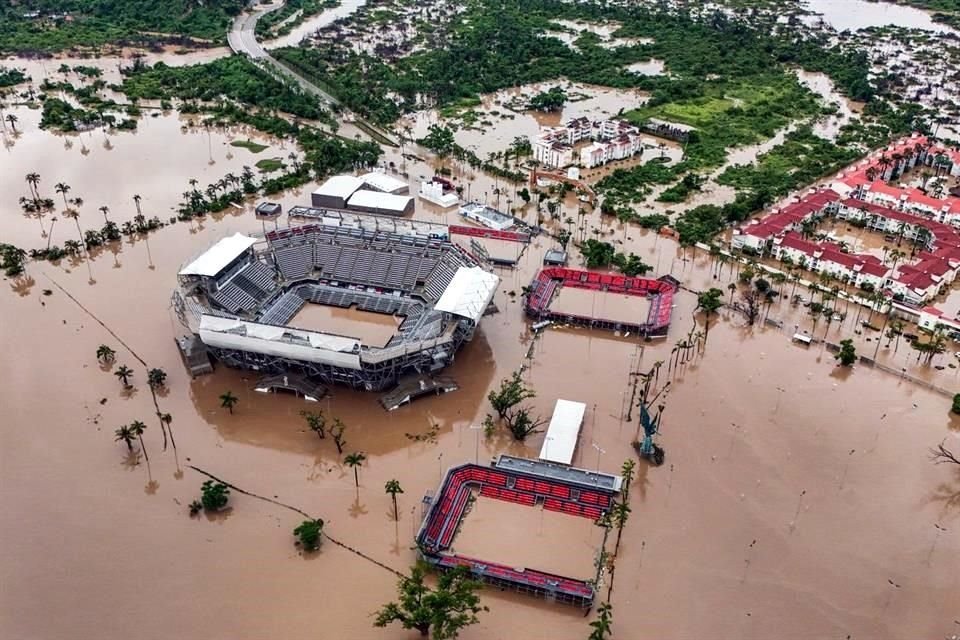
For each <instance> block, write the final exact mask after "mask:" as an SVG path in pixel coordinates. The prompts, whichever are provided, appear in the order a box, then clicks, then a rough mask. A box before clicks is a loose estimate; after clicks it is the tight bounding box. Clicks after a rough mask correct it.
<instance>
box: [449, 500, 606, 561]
mask: <svg viewBox="0 0 960 640" xmlns="http://www.w3.org/2000/svg"><path fill="white" fill-rule="evenodd" d="M494 530H495V531H496V532H497V533H496V535H495V536H494V535H490V532H491V531H494ZM602 542H603V529H602V528H601V527H599V526H597V525H596V524H594V522H593V520H591V519H589V518H581V517H579V516H571V515H568V514H564V513H557V512H556V511H548V510H546V509H544V508H543V507H542V506H535V507H527V506H524V505H519V504H514V503H511V502H504V501H503V500H496V499H494V498H484V497H477V499H476V500H475V501H474V502H473V503H472V504H471V506H470V510H469V511H468V513H467V515H466V516H465V517H464V519H463V521H462V524H461V525H460V530H459V531H458V532H457V535H456V537H455V538H454V539H453V548H452V549H451V553H457V554H459V555H462V556H466V557H468V558H477V559H479V560H489V561H490V562H497V563H499V564H504V565H507V566H508V567H514V568H524V569H536V570H538V571H546V572H547V573H554V574H557V575H561V576H565V577H568V578H578V579H580V580H589V579H591V578H593V577H595V575H596V573H597V571H596V567H595V565H594V563H595V562H596V557H597V554H598V553H599V551H600V545H601V543H602Z"/></svg>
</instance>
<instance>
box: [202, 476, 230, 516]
mask: <svg viewBox="0 0 960 640" xmlns="http://www.w3.org/2000/svg"><path fill="white" fill-rule="evenodd" d="M229 500H230V488H229V487H227V485H225V484H223V483H221V482H214V481H213V480H207V481H206V482H204V483H203V486H201V487H200V503H201V504H202V505H203V508H204V509H205V510H207V511H219V510H220V509H223V508H224V507H225V506H227V502H228V501H229Z"/></svg>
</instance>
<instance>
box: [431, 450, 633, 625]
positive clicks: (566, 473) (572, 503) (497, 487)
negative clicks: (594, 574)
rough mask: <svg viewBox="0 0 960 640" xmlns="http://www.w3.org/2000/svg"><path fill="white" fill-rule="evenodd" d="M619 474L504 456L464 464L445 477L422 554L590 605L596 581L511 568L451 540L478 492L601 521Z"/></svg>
mask: <svg viewBox="0 0 960 640" xmlns="http://www.w3.org/2000/svg"><path fill="white" fill-rule="evenodd" d="M619 480H620V478H618V477H616V476H609V475H607V474H603V473H593V472H589V471H585V470H583V469H576V468H572V467H566V466H561V465H554V464H550V463H548V462H541V461H536V460H527V459H524V458H515V457H513V456H505V455H504V456H500V457H499V458H498V459H497V462H496V463H495V465H494V466H493V467H484V466H481V465H477V464H464V465H460V466H457V467H453V468H451V469H449V470H448V471H447V473H446V474H445V475H444V478H443V481H442V482H441V484H440V489H439V491H438V492H437V495H436V496H433V497H432V498H431V499H430V507H429V510H428V511H427V514H426V517H425V518H424V519H423V523H422V524H421V526H420V530H419V531H418V533H417V538H416V541H417V548H418V549H419V551H420V554H421V556H422V557H423V558H424V560H426V561H427V562H429V563H430V564H432V565H433V566H435V567H437V568H438V569H440V570H444V569H451V568H454V567H458V566H465V567H467V568H468V569H469V570H470V571H471V573H473V574H474V576H475V577H477V578H478V579H482V580H484V581H485V582H488V583H491V584H494V585H496V586H499V587H501V588H505V589H507V588H509V589H513V590H516V591H520V592H524V593H530V594H533V595H537V596H540V597H544V598H547V599H550V600H554V601H556V602H561V603H565V604H573V605H576V606H580V607H584V608H588V607H590V606H591V605H592V604H593V599H594V585H593V583H592V582H591V581H589V580H579V579H574V578H569V577H564V576H559V575H556V574H552V573H545V572H542V571H538V570H536V569H533V568H529V567H510V566H506V565H503V564H497V563H495V562H491V561H489V560H487V559H483V560H481V559H477V558H469V557H465V556H462V555H460V554H458V553H456V552H455V551H453V549H452V546H453V541H454V538H455V537H456V535H457V531H458V529H459V528H460V525H461V522H462V521H463V518H464V516H465V515H466V513H467V511H468V510H469V508H470V504H471V502H472V499H473V498H474V497H476V496H482V497H486V498H492V499H495V500H504V501H507V502H512V503H516V504H519V505H523V506H527V507H531V508H533V507H536V508H543V509H545V510H547V511H556V512H559V513H563V514H567V515H569V516H573V517H580V518H589V519H590V520H593V521H597V520H600V519H601V518H602V516H603V515H604V513H605V512H606V511H607V510H609V509H610V508H611V506H612V504H613V497H614V495H615V494H616V493H617V492H618V491H620V488H621V485H620V482H619Z"/></svg>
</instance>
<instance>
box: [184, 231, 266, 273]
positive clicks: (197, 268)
mask: <svg viewBox="0 0 960 640" xmlns="http://www.w3.org/2000/svg"><path fill="white" fill-rule="evenodd" d="M256 242H257V240H256V238H251V237H250V236H245V235H243V234H242V233H235V234H233V235H232V236H227V237H226V238H223V239H221V240H220V241H218V242H217V244H215V245H213V246H212V247H210V248H209V249H207V250H206V251H205V252H204V253H203V254H202V255H201V256H200V257H199V258H197V259H196V260H194V261H193V262H191V263H190V264H188V265H187V266H186V267H184V268H183V269H181V270H180V275H182V276H215V275H217V274H218V273H220V272H221V271H223V268H224V267H226V266H227V265H228V264H230V263H231V262H233V261H234V260H236V259H237V257H238V256H240V255H241V254H242V253H243V252H244V251H246V250H247V249H249V248H250V247H252V246H253V245H254V244H256Z"/></svg>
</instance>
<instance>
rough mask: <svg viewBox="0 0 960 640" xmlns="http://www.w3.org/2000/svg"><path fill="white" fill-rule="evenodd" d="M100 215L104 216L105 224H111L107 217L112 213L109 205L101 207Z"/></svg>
mask: <svg viewBox="0 0 960 640" xmlns="http://www.w3.org/2000/svg"><path fill="white" fill-rule="evenodd" d="M100 213H102V214H103V222H104V223H107V222H110V218H108V217H107V214H108V213H110V207H108V206H107V205H103V206H102V207H100Z"/></svg>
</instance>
